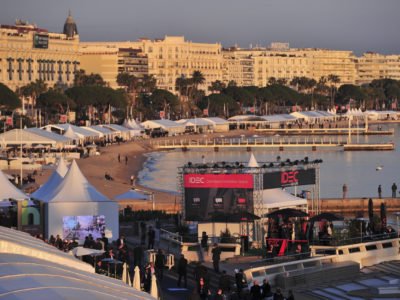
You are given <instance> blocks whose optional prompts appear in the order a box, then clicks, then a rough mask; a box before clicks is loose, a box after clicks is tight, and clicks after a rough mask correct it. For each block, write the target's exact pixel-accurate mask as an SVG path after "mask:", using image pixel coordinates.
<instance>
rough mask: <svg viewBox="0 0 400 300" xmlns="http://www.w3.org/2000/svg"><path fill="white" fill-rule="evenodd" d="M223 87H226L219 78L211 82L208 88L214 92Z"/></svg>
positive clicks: (219, 90) (220, 90)
mask: <svg viewBox="0 0 400 300" xmlns="http://www.w3.org/2000/svg"><path fill="white" fill-rule="evenodd" d="M224 88H226V85H225V83H223V82H222V81H220V80H216V81H213V82H211V85H210V86H209V87H208V90H209V91H210V92H212V93H214V92H217V93H221V92H222V90H223V89H224Z"/></svg>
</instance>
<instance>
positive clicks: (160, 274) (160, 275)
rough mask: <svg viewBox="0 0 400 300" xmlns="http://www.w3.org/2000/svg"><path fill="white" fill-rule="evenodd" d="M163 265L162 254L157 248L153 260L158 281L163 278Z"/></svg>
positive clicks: (163, 258)
mask: <svg viewBox="0 0 400 300" xmlns="http://www.w3.org/2000/svg"><path fill="white" fill-rule="evenodd" d="M164 266H165V257H164V254H163V252H162V250H161V249H158V252H157V254H156V260H155V262H154V267H155V269H156V275H157V278H158V280H160V282H161V281H162V279H163V273H164Z"/></svg>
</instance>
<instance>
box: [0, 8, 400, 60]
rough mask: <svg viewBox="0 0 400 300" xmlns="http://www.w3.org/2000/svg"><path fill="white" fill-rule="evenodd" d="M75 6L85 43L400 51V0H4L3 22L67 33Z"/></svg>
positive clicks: (75, 15)
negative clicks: (181, 40) (173, 41)
mask: <svg viewBox="0 0 400 300" xmlns="http://www.w3.org/2000/svg"><path fill="white" fill-rule="evenodd" d="M69 10H71V12H72V16H73V17H74V19H75V21H76V23H77V26H78V31H79V35H80V39H81V41H126V40H130V41H133V40H137V39H138V38H141V37H148V38H151V39H155V38H162V37H164V36H165V35H170V36H173V35H183V36H185V38H186V40H191V41H193V42H207V43H221V44H222V45H223V46H225V47H229V46H234V45H238V46H239V47H242V48H248V47H250V45H252V46H253V47H255V46H257V45H259V46H267V45H269V44H270V43H271V42H288V43H289V44H290V46H291V47H293V48H314V47H315V48H329V49H339V50H351V51H354V53H356V54H357V55H360V54H362V53H363V52H366V51H374V52H379V53H382V54H400V38H399V30H400V17H399V12H400V0H0V24H7V25H12V24H14V22H15V19H22V20H26V21H29V22H30V23H35V24H37V25H38V26H39V27H40V28H45V29H48V30H49V31H52V32H61V31H62V28H63V24H64V22H65V19H66V17H67V15H68V11H69Z"/></svg>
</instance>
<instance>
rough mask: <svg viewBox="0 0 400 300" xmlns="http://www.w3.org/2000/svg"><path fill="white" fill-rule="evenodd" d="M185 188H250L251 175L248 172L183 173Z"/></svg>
mask: <svg viewBox="0 0 400 300" xmlns="http://www.w3.org/2000/svg"><path fill="white" fill-rule="evenodd" d="M184 186H185V187H186V188H236V189H252V188H253V176H252V175H250V174H185V175H184Z"/></svg>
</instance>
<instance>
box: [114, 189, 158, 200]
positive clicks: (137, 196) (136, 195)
mask: <svg viewBox="0 0 400 300" xmlns="http://www.w3.org/2000/svg"><path fill="white" fill-rule="evenodd" d="M128 199H132V200H149V199H150V196H149V195H146V194H143V193H140V192H139V191H136V190H129V191H127V192H126V193H123V194H120V195H117V196H115V197H114V200H128Z"/></svg>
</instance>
